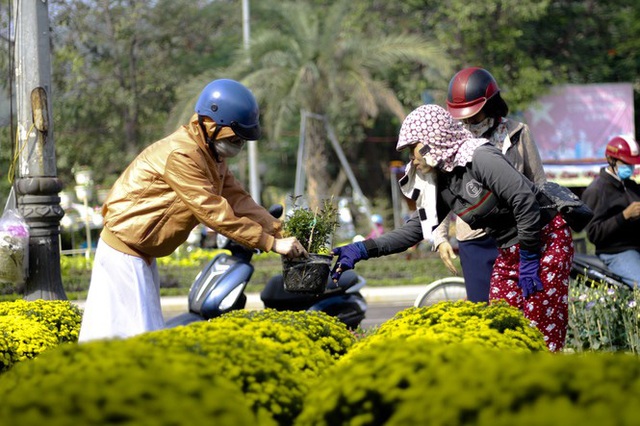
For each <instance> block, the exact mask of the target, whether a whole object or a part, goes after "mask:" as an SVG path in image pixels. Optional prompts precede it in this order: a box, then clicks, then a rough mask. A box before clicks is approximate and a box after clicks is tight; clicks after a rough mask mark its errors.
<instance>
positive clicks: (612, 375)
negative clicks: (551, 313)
mask: <svg viewBox="0 0 640 426" xmlns="http://www.w3.org/2000/svg"><path fill="white" fill-rule="evenodd" d="M639 389H640V360H639V359H638V357H636V356H634V355H629V354H627V355H622V354H604V353H593V354H589V355H588V356H585V355H577V354H575V355H567V354H552V353H549V352H544V351H539V352H529V353H527V352H524V351H512V350H507V349H497V348H495V347H483V346H479V345H477V344H472V343H468V342H465V343H450V344H445V343H436V344H434V342H433V341H429V340H427V339H424V340H421V339H413V340H409V341H406V340H404V339H403V338H401V337H393V338H390V339H388V340H387V344H386V345H377V346H370V347H367V348H364V349H363V350H361V351H359V352H358V353H357V354H355V355H354V356H353V357H352V358H350V359H349V361H348V362H339V363H338V364H336V365H335V366H334V367H332V368H331V369H329V370H328V371H327V372H326V373H325V374H324V375H323V376H322V377H321V379H320V380H318V382H316V383H315V385H314V386H313V387H312V389H311V391H310V392H309V394H308V395H307V398H305V401H304V410H303V411H302V413H301V414H300V416H299V417H298V418H297V420H296V423H295V424H296V426H307V425H317V426H320V425H326V426H338V425H359V426H368V425H372V426H373V425H385V426H404V425H430V426H440V425H442V426H445V425H486V426H501V425H504V426H511V425H540V426H543V425H544V426H553V425H558V426H564V425H573V424H576V425H584V426H591V425H593V426H600V425H603V424H616V425H637V424H638V418H637V409H636V407H637V404H638V403H640V393H639V392H638V390H639Z"/></svg>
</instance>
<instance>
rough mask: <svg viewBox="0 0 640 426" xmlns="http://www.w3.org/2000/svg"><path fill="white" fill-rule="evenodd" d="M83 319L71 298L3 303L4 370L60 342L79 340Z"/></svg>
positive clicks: (0, 364) (0, 356)
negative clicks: (68, 299)
mask: <svg viewBox="0 0 640 426" xmlns="http://www.w3.org/2000/svg"><path fill="white" fill-rule="evenodd" d="M81 320H82V317H81V314H80V310H79V309H78V307H77V306H75V305H73V304H71V303H70V302H68V301H61V300H35V301H26V300H16V301H13V302H0V371H6V370H8V369H9V368H11V367H12V366H13V365H14V364H15V363H17V362H20V361H24V360H26V359H32V358H35V357H36V356H38V355H39V354H41V353H42V352H44V351H46V350H47V349H50V348H53V347H55V346H57V345H59V344H60V343H65V342H76V341H77V340H78V334H79V332H80V322H81Z"/></svg>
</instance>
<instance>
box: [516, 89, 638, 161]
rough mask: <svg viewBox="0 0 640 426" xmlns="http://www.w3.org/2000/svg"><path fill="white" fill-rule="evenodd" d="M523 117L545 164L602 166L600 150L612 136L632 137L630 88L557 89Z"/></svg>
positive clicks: (602, 156)
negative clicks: (597, 164) (626, 135)
mask: <svg viewBox="0 0 640 426" xmlns="http://www.w3.org/2000/svg"><path fill="white" fill-rule="evenodd" d="M524 116H525V121H526V123H527V124H528V125H529V127H530V128H531V133H532V135H533V138H534V140H535V141H536V144H537V145H538V149H539V150H540V155H541V156H542V161H543V162H544V163H545V164H557V165H558V164H588V163H591V164H593V163H604V149H605V146H606V144H607V142H608V141H609V140H610V139H611V138H612V137H613V136H615V135H620V134H629V135H633V136H635V127H634V122H633V87H632V85H631V83H603V84H588V85H564V86H558V87H555V88H553V90H552V91H551V92H550V93H549V94H547V95H545V96H542V97H540V98H539V99H538V100H537V101H536V102H535V103H533V104H532V106H531V107H530V108H529V109H528V110H527V111H525V113H524ZM545 169H546V166H545Z"/></svg>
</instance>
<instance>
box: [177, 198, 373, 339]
mask: <svg viewBox="0 0 640 426" xmlns="http://www.w3.org/2000/svg"><path fill="white" fill-rule="evenodd" d="M269 212H270V213H271V214H272V215H273V216H274V217H276V218H277V217H280V216H281V215H282V212H283V207H282V206H281V205H278V204H276V205H274V206H272V207H271V208H270V209H269ZM217 245H218V248H221V249H226V250H228V251H229V252H230V254H228V253H220V254H218V255H217V256H216V257H214V258H213V259H212V260H211V261H210V262H209V263H208V264H207V265H206V266H205V267H204V269H203V270H202V271H201V272H200V273H199V274H198V275H197V276H196V279H195V280H194V282H193V284H192V285H191V288H190V289H189V296H188V306H189V312H185V313H183V314H180V315H178V316H176V317H173V318H170V319H169V320H167V322H166V325H165V326H166V327H167V328H171V327H176V326H179V325H187V324H190V323H192V322H196V321H206V320H208V319H211V318H215V317H218V316H220V315H222V314H225V313H227V312H230V311H233V310H238V309H244V308H245V306H246V303H247V296H246V294H245V289H246V287H247V284H248V283H249V280H250V279H251V276H252V275H253V271H254V266H253V265H252V264H251V259H252V257H253V255H254V254H256V253H258V252H259V251H258V250H254V249H249V248H247V247H244V246H242V245H241V244H239V243H237V242H235V241H233V240H231V239H229V238H226V237H224V236H223V235H218V237H217ZM365 284H366V281H365V279H364V278H363V277H361V276H359V275H358V274H356V273H355V272H354V271H351V270H350V271H345V272H344V273H343V274H342V275H341V277H340V279H339V280H338V282H337V283H334V282H333V281H332V280H331V277H329V279H328V280H327V287H326V289H325V291H324V293H321V294H305V293H290V292H287V291H285V290H284V281H283V278H282V275H276V276H274V277H271V278H270V279H269V280H268V281H267V284H266V286H265V288H264V289H263V291H262V292H261V293H260V298H261V300H262V302H263V304H264V307H265V308H272V309H276V310H279V311H283V310H290V311H323V312H325V313H327V314H329V315H332V316H335V317H337V318H338V319H340V320H341V321H342V322H344V323H345V324H346V325H347V326H348V327H349V328H352V329H355V328H357V327H358V325H359V324H360V323H361V322H362V320H363V319H364V317H365V314H366V310H367V303H366V301H365V299H364V297H363V296H362V294H361V293H360V289H361V288H362V287H364V285H365Z"/></svg>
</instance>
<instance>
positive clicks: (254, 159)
mask: <svg viewBox="0 0 640 426" xmlns="http://www.w3.org/2000/svg"><path fill="white" fill-rule="evenodd" d="M249 33H250V26H249V0H242V40H243V46H244V50H245V51H247V52H248V51H249V40H250V34H249ZM247 150H248V157H249V192H250V193H251V198H253V199H254V200H255V202H256V203H258V204H260V203H261V201H260V175H259V173H258V168H259V166H258V142H257V141H248V142H247Z"/></svg>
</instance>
